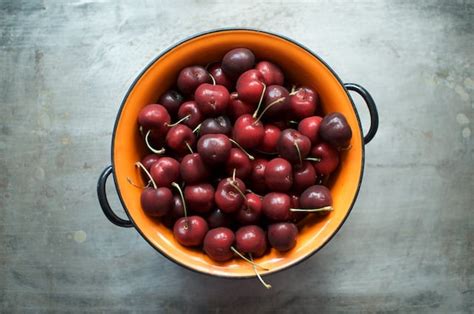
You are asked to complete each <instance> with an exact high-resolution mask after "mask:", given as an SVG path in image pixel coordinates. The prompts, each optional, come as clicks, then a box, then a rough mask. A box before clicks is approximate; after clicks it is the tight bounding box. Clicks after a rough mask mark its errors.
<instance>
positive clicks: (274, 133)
mask: <svg viewBox="0 0 474 314" xmlns="http://www.w3.org/2000/svg"><path fill="white" fill-rule="evenodd" d="M280 135H281V130H280V129H279V128H278V127H276V126H275V125H273V124H266V125H265V126H264V135H263V139H262V141H261V142H260V145H259V146H258V150H259V151H261V152H264V153H276V152H277V144H278V140H279V139H280Z"/></svg>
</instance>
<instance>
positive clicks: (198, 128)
mask: <svg viewBox="0 0 474 314" xmlns="http://www.w3.org/2000/svg"><path fill="white" fill-rule="evenodd" d="M201 124H202V123H199V124H198V125H197V127H195V128H194V130H193V133H196V132H198V131H199V130H200V129H201Z"/></svg>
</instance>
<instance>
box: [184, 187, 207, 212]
mask: <svg viewBox="0 0 474 314" xmlns="http://www.w3.org/2000/svg"><path fill="white" fill-rule="evenodd" d="M184 199H185V200H186V204H187V206H188V208H189V209H190V210H192V211H195V212H198V213H207V212H209V211H210V210H211V209H212V207H213V206H214V188H213V187H212V185H210V184H209V183H199V184H195V185H187V186H185V187H184Z"/></svg>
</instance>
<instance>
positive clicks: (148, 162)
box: [142, 154, 161, 171]
mask: <svg viewBox="0 0 474 314" xmlns="http://www.w3.org/2000/svg"><path fill="white" fill-rule="evenodd" d="M160 158H161V156H160V155H157V154H148V155H146V156H145V157H143V159H142V164H143V166H145V168H146V170H148V171H150V168H151V166H152V165H153V164H154V163H155V162H157V161H158V159H160Z"/></svg>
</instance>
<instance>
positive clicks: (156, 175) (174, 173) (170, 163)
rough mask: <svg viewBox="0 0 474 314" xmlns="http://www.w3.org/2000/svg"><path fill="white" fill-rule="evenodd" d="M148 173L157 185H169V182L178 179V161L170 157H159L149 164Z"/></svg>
mask: <svg viewBox="0 0 474 314" xmlns="http://www.w3.org/2000/svg"><path fill="white" fill-rule="evenodd" d="M150 174H151V176H152V178H153V180H154V181H155V183H156V185H157V186H159V187H161V186H164V187H170V186H171V183H173V182H178V181H179V178H180V175H179V162H177V161H176V160H175V159H173V158H170V157H161V158H160V159H159V160H158V161H157V162H155V163H154V164H153V165H152V166H151V169H150Z"/></svg>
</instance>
